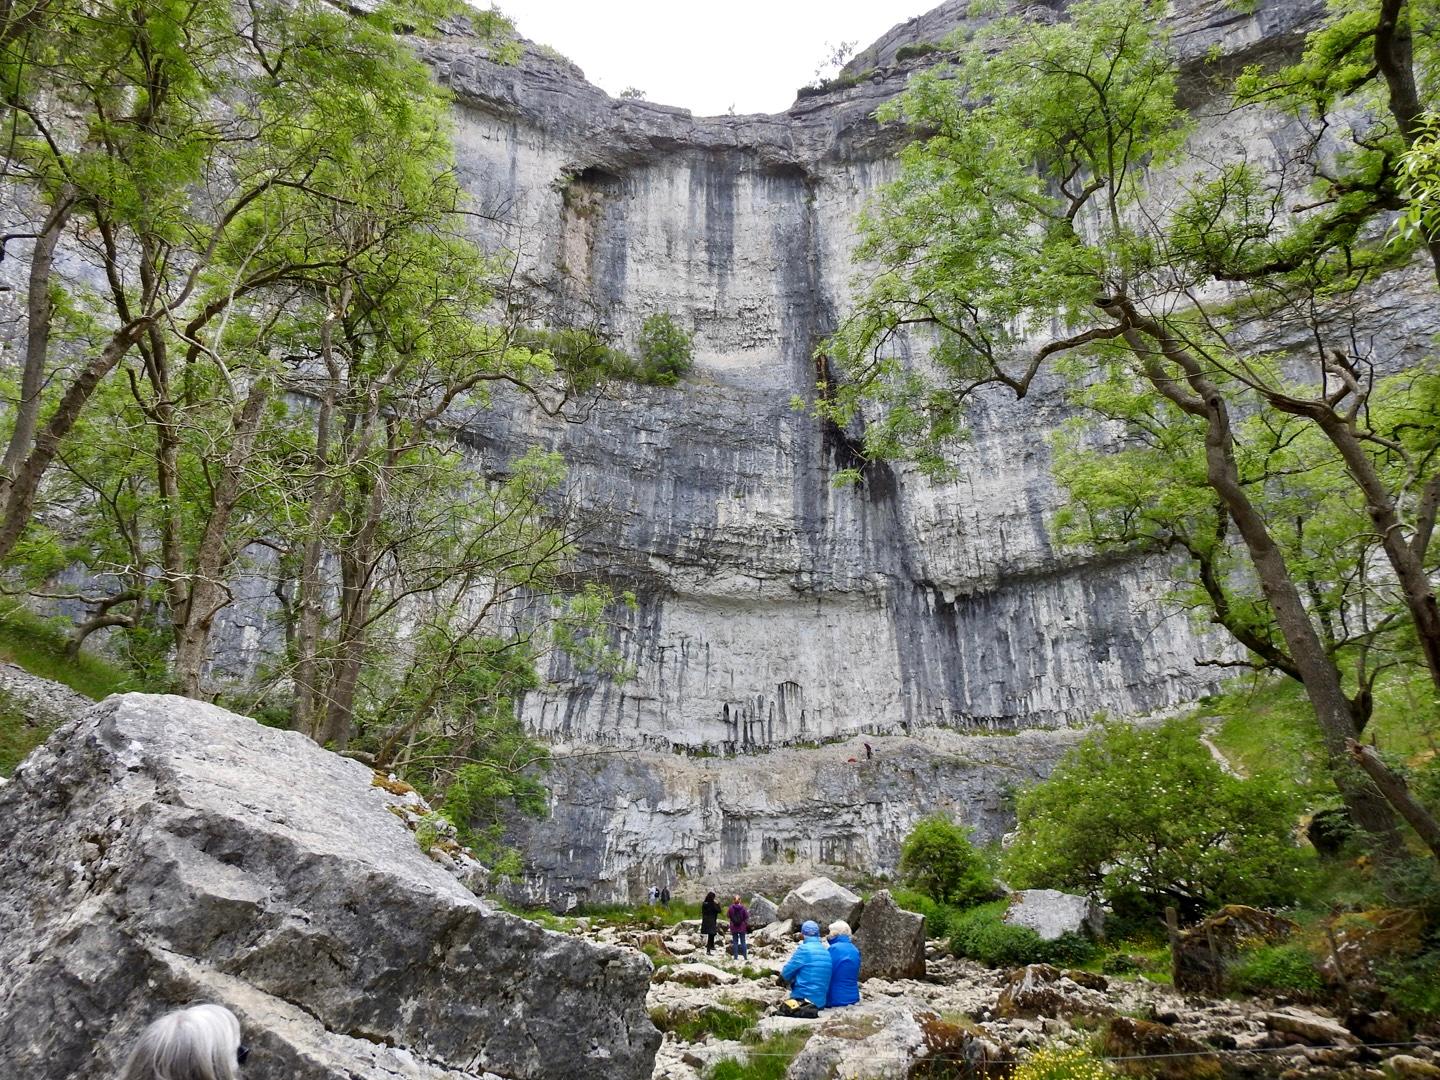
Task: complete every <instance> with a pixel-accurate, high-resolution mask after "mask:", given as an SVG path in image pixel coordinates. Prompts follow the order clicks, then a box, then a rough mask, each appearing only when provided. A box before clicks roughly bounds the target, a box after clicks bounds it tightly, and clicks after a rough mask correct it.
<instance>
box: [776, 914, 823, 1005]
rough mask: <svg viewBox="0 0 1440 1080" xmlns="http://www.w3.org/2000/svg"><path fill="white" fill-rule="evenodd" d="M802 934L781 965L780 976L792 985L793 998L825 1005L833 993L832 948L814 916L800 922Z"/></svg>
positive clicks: (791, 995) (791, 993) (812, 1003)
mask: <svg viewBox="0 0 1440 1080" xmlns="http://www.w3.org/2000/svg"><path fill="white" fill-rule="evenodd" d="M800 935H801V937H800V944H799V945H797V946H796V947H795V951H794V952H793V953H791V954H790V959H789V960H787V961H785V966H784V967H783V968H781V969H780V977H781V978H782V979H784V980H785V981H786V982H787V983H788V984H789V985H790V997H791V998H792V999H793V1000H795V1001H808V1002H810V1004H811V1005H814V1006H815V1007H816V1008H817V1009H823V1008H824V1007H825V999H826V998H827V997H828V996H829V995H830V971H831V964H830V950H829V948H827V947H826V945H825V942H824V941H822V940H821V939H820V924H819V923H817V922H816V921H815V920H814V919H806V920H805V921H804V922H803V923H801V925H800Z"/></svg>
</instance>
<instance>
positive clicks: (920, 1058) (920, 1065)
mask: <svg viewBox="0 0 1440 1080" xmlns="http://www.w3.org/2000/svg"><path fill="white" fill-rule="evenodd" d="M821 1016H822V1020H821V1022H820V1024H819V1026H817V1027H816V1028H815V1032H814V1034H813V1035H811V1036H810V1039H809V1041H808V1042H807V1043H806V1044H805V1047H804V1049H802V1050H801V1051H800V1053H799V1054H797V1055H796V1057H795V1060H794V1061H793V1062H791V1064H790V1068H789V1070H788V1071H787V1072H786V1074H785V1076H786V1080H882V1078H883V1080H891V1078H898V1077H908V1076H920V1075H927V1076H928V1075H932V1070H934V1075H946V1076H948V1075H952V1074H956V1075H965V1076H974V1077H984V1076H985V1075H986V1074H987V1072H988V1071H989V1069H990V1067H991V1063H992V1062H998V1061H1001V1060H1003V1059H1004V1058H1005V1057H1006V1056H1007V1054H1006V1052H1005V1051H1003V1050H1002V1048H1001V1047H1000V1046H999V1045H998V1044H996V1043H995V1042H992V1041H991V1040H989V1039H988V1038H986V1037H985V1033H984V1032H983V1031H981V1030H979V1029H970V1028H964V1027H961V1026H958V1025H955V1024H950V1023H947V1022H945V1021H944V1020H942V1019H941V1018H940V1016H939V1015H938V1014H936V1013H935V1012H934V1011H932V1010H931V1009H928V1008H926V1007H925V1006H924V1005H922V1004H921V1003H919V1002H916V1001H913V1000H908V999H900V1000H895V1001H888V1000H887V1001H883V1002H879V1003H875V1004H872V1005H870V1006H868V1007H866V1006H865V1004H864V1003H863V1002H862V1004H861V1005H847V1006H846V1007H845V1008H843V1009H834V1010H826V1011H825V1012H824V1013H822V1014H821ZM957 1066H958V1067H959V1068H960V1070H964V1071H960V1072H957V1068H956V1067H957ZM993 1067H994V1069H995V1070H996V1073H997V1075H998V1073H999V1070H1000V1069H1001V1068H1003V1066H1000V1065H995V1066H993ZM969 1070H974V1071H969Z"/></svg>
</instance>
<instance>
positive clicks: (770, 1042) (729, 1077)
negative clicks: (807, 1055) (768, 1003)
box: [709, 1031, 810, 1080]
mask: <svg viewBox="0 0 1440 1080" xmlns="http://www.w3.org/2000/svg"><path fill="white" fill-rule="evenodd" d="M809 1038H810V1032H808V1031H788V1032H785V1033H783V1034H780V1035H772V1036H770V1038H768V1039H765V1040H764V1041H763V1042H758V1043H756V1044H755V1049H754V1052H753V1055H752V1056H751V1057H749V1058H747V1059H746V1060H745V1061H744V1062H740V1061H736V1060H735V1059H734V1058H726V1059H725V1060H723V1061H717V1062H716V1063H715V1066H714V1068H712V1069H711V1070H710V1074H709V1076H710V1080H784V1078H785V1073H786V1070H788V1069H789V1068H790V1062H792V1061H794V1060H795V1055H796V1054H798V1053H800V1051H801V1050H802V1049H804V1047H805V1043H806V1042H807V1041H808V1040H809Z"/></svg>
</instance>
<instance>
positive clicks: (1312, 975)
mask: <svg viewBox="0 0 1440 1080" xmlns="http://www.w3.org/2000/svg"><path fill="white" fill-rule="evenodd" d="M1226 978H1227V980H1228V981H1229V983H1230V985H1231V986H1232V987H1233V988H1234V989H1236V990H1238V991H1240V992H1241V993H1245V994H1265V993H1272V994H1273V993H1277V992H1278V993H1292V994H1315V993H1319V992H1320V990H1322V989H1323V987H1324V980H1323V979H1322V978H1321V976H1320V970H1319V968H1318V967H1316V965H1315V958H1314V957H1313V956H1311V955H1310V951H1309V950H1308V949H1306V948H1305V947H1304V946H1303V945H1300V944H1297V943H1293V942H1292V943H1286V944H1283V945H1266V946H1262V947H1260V948H1256V949H1251V950H1249V951H1247V952H1244V953H1241V954H1240V956H1238V957H1237V958H1236V959H1235V961H1234V962H1233V963H1232V964H1231V965H1230V967H1229V970H1228V971H1227V972H1226Z"/></svg>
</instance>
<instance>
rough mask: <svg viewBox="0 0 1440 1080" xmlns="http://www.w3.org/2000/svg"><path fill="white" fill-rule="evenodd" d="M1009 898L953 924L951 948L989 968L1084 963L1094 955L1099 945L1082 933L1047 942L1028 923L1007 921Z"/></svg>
mask: <svg viewBox="0 0 1440 1080" xmlns="http://www.w3.org/2000/svg"><path fill="white" fill-rule="evenodd" d="M1009 906H1010V902H1009V901H1008V900H997V901H995V902H993V903H989V904H981V905H980V906H979V907H974V908H971V909H970V910H969V911H966V912H963V913H961V914H959V915H957V916H955V918H954V919H953V920H952V921H951V923H950V951H951V952H953V953H954V954H955V955H956V956H960V957H965V958H967V959H970V960H975V961H977V962H979V963H981V964H984V965H985V966H986V967H1023V966H1024V965H1025V964H1071V965H1073V964H1083V963H1085V962H1087V961H1089V960H1090V959H1092V958H1093V957H1094V956H1095V953H1096V950H1097V946H1096V945H1095V943H1094V942H1092V941H1091V940H1090V939H1089V938H1087V937H1084V936H1083V935H1080V934H1062V935H1061V936H1060V937H1059V938H1057V939H1056V940H1054V941H1046V940H1045V939H1044V938H1042V937H1041V936H1040V935H1039V934H1037V933H1036V932H1035V931H1034V930H1031V929H1030V928H1029V927H1028V926H1011V925H1010V924H1009V923H1007V922H1005V921H1004V920H1005V909H1006V908H1008V907H1009Z"/></svg>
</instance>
